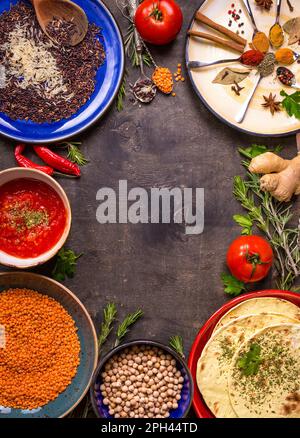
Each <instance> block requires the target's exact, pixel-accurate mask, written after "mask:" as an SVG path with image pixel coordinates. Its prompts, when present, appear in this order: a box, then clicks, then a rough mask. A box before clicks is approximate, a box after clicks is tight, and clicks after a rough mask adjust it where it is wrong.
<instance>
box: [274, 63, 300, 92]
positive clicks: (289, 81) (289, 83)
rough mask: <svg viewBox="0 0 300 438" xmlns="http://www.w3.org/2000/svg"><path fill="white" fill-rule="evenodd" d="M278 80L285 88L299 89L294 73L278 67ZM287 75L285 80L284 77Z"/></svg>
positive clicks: (299, 85)
mask: <svg viewBox="0 0 300 438" xmlns="http://www.w3.org/2000/svg"><path fill="white" fill-rule="evenodd" d="M276 74H277V78H278V80H279V81H280V82H281V83H282V84H283V85H285V86H286V87H291V88H296V89H300V84H298V83H297V80H296V76H295V75H294V73H293V72H292V71H291V70H289V69H288V68H286V67H278V69H277V71H276ZM286 75H288V77H287V78H286V79H284V76H286Z"/></svg>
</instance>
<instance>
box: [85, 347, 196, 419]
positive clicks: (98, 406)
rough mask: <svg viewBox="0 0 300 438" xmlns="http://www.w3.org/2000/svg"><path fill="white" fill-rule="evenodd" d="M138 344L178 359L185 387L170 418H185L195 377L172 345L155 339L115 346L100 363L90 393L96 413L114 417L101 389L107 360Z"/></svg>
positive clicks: (99, 415)
mask: <svg viewBox="0 0 300 438" xmlns="http://www.w3.org/2000/svg"><path fill="white" fill-rule="evenodd" d="M136 345H140V346H141V345H146V346H152V347H157V348H160V349H161V350H163V351H165V352H166V353H168V354H170V355H171V356H172V357H173V358H174V359H175V360H176V366H177V369H178V370H179V371H180V372H181V375H182V377H183V378H184V383H183V388H182V391H181V399H180V400H179V402H178V408H177V409H173V410H171V412H170V418H184V417H186V416H187V414H188V412H189V410H190V407H191V404H192V400H193V394H194V385H193V379H192V376H191V373H190V371H189V369H188V367H187V364H186V363H185V361H184V360H183V359H182V358H181V357H180V356H179V355H178V354H177V353H175V351H174V350H172V349H171V348H170V347H167V346H166V345H163V344H160V343H159V342H154V341H147V340H142V339H141V340H137V341H131V342H128V343H127V344H122V345H121V346H119V347H116V348H114V349H113V350H111V351H110V352H109V353H108V354H107V355H106V356H105V357H104V358H103V359H102V360H101V361H100V363H99V365H98V367H97V369H96V371H95V374H94V377H93V380H92V384H91V389H90V394H91V400H92V405H93V409H94V411H95V414H96V415H97V417H99V418H113V417H112V416H111V415H109V413H108V407H107V406H105V405H104V404H103V396H102V394H101V391H100V385H101V384H102V377H101V374H102V371H103V368H104V366H105V364H106V362H107V361H108V360H109V359H110V358H111V357H112V356H113V355H114V354H116V353H122V352H123V351H124V350H125V348H130V347H134V346H136Z"/></svg>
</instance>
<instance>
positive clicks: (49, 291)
mask: <svg viewBox="0 0 300 438" xmlns="http://www.w3.org/2000/svg"><path fill="white" fill-rule="evenodd" d="M9 288H27V289H32V290H35V291H37V292H39V293H41V294H45V295H48V296H49V297H52V298H54V299H55V300H56V301H58V302H59V303H60V304H61V305H62V306H63V307H64V308H65V309H66V310H67V311H68V312H69V314H70V315H71V316H72V318H73V319H74V321H75V323H76V326H77V328H78V336H79V340H80V349H81V350H80V365H79V367H78V370H77V374H76V376H75V377H74V379H73V380H72V383H71V384H70V385H69V386H68V387H67V389H66V390H65V391H64V392H62V393H61V394H60V395H59V396H58V397H57V398H56V399H55V400H53V401H51V402H50V403H48V404H47V405H45V406H43V407H42V408H39V409H36V410H31V411H29V410H20V409H11V408H9V407H2V406H0V419H1V418H59V417H64V416H66V415H67V414H68V413H70V412H71V411H72V410H73V409H74V408H75V406H77V405H78V403H79V402H80V401H81V400H82V399H83V397H84V396H85V394H86V393H87V391H88V389H89V386H90V384H91V381H92V376H93V372H94V370H95V368H96V365H97V360H98V344H97V336H96V332H95V328H94V325H93V323H92V320H91V318H90V316H89V314H88V312H87V310H86V309H85V307H84V306H83V304H82V303H81V302H80V301H79V300H78V298H77V297H76V296H75V295H74V294H73V293H72V292H71V291H70V290H69V289H67V288H66V287H65V286H63V285H61V284H60V283H58V282H57V281H54V280H52V279H51V278H47V277H43V276H42V275H37V274H32V273H31V272H22V271H21V272H5V273H0V293H1V291H3V290H6V289H9ZM0 323H1V321H0Z"/></svg>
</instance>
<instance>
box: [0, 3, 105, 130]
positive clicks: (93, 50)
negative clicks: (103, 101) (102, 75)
mask: <svg viewBox="0 0 300 438" xmlns="http://www.w3.org/2000/svg"><path fill="white" fill-rule="evenodd" d="M18 29H22V32H21V33H20V34H19V35H20V36H22V38H25V40H26V44H27V46H28V47H27V50H29V58H30V62H32V65H35V66H36V68H35V71H32V72H31V76H30V68H28V65H27V62H28V57H27V58H26V62H25V61H24V60H23V59H22V57H23V54H24V53H22V52H21V53H22V57H21V58H20V59H14V45H13V44H15V43H16V40H14V39H13V38H12V37H13V36H16V35H18V32H20V30H18ZM99 38H101V35H100V29H99V28H98V27H97V26H96V25H94V24H90V25H89V29H88V33H87V35H86V37H85V39H84V40H83V41H82V42H81V43H80V44H78V45H77V46H75V47H64V46H61V45H59V44H55V43H53V42H52V41H51V40H50V39H49V38H48V37H47V36H46V35H45V34H44V33H43V32H42V30H41V29H40V26H39V24H38V22H37V19H36V17H35V13H34V11H33V9H32V7H30V6H27V5H26V4H25V3H23V2H19V3H18V4H17V5H15V6H13V7H12V8H11V9H10V11H7V12H4V13H3V14H2V15H1V16H0V41H1V43H0V66H1V65H2V66H4V67H5V87H4V88H3V86H2V88H1V93H0V112H3V113H5V114H6V115H7V116H9V117H10V118H12V119H14V120H16V119H21V120H31V121H34V122H37V123H46V122H48V123H51V122H54V121H59V120H61V119H67V118H69V117H71V116H72V115H73V114H75V113H76V112H77V111H78V110H79V109H80V108H81V107H82V106H83V105H84V104H85V103H86V102H87V101H88V100H89V99H90V97H91V95H92V93H93V92H94V90H95V76H96V73H97V70H98V68H99V67H100V66H101V65H102V64H103V62H104V60H105V51H104V47H103V45H102V44H101V42H100V40H99ZM19 42H20V41H19ZM23 44H24V41H23ZM24 56H25V54H24ZM39 56H40V58H39ZM32 57H33V58H32ZM39 59H40V62H39ZM33 60H34V62H33ZM46 61H47V62H46ZM53 62H54V63H53ZM47 63H48V65H49V75H48V77H47V76H46V77H43V75H41V74H40V73H41V71H39V70H41V69H44V70H43V73H44V72H45V66H47ZM26 65H27V71H26ZM50 66H51V68H50ZM53 72H55V75H54V74H53ZM2 85H3V84H2Z"/></svg>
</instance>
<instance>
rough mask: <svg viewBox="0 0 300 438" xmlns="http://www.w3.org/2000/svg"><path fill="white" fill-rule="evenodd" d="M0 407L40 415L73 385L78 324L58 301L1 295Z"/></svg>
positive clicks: (19, 293) (24, 293)
mask: <svg viewBox="0 0 300 438" xmlns="http://www.w3.org/2000/svg"><path fill="white" fill-rule="evenodd" d="M0 325H1V326H3V327H4V330H5V343H4V345H5V347H4V348H0V405H1V406H5V407H11V408H16V409H36V408H38V407H41V406H43V405H45V404H47V403H49V402H50V401H51V400H54V399H55V398H56V397H57V396H58V395H59V394H60V393H61V392H63V391H64V390H65V389H66V388H67V386H68V385H69V384H70V383H71V381H72V379H73V377H74V376H75V374H76V371H77V368H78V365H79V362H80V359H79V353H80V343H79V339H78V336H77V333H76V332H77V329H76V326H75V323H74V321H73V319H72V318H71V316H70V315H69V314H68V312H67V311H66V310H65V309H64V308H63V307H62V306H61V305H60V304H59V303H58V302H57V301H55V300H54V299H52V298H50V297H48V296H46V295H42V294H39V293H38V292H35V291H32V290H27V289H9V290H7V291H4V292H1V293H0Z"/></svg>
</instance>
